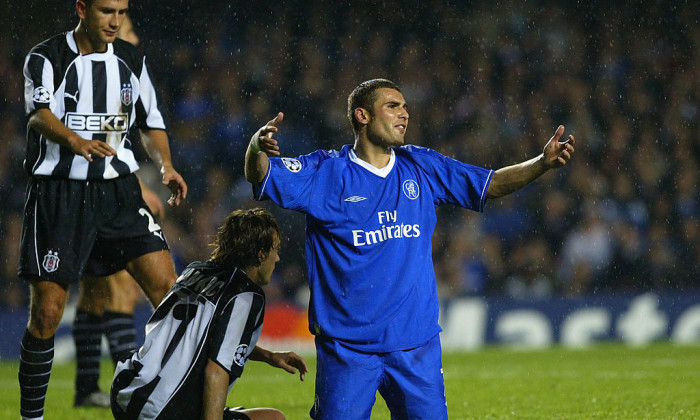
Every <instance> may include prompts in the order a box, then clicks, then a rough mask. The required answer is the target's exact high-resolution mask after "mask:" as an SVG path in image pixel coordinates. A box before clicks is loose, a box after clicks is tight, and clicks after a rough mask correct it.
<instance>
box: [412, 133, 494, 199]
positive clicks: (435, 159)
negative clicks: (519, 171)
mask: <svg viewBox="0 0 700 420" xmlns="http://www.w3.org/2000/svg"><path fill="white" fill-rule="evenodd" d="M412 148H413V149H414V150H415V149H418V150H416V153H413V156H414V158H415V159H416V160H417V161H419V163H420V166H421V167H422V168H423V169H424V170H425V171H426V174H427V178H428V182H429V184H430V186H431V188H432V190H433V196H434V200H435V205H436V206H438V205H441V204H445V203H450V204H456V205H458V206H462V207H464V208H467V209H470V210H474V211H478V212H482V211H483V210H484V204H485V203H486V190H487V189H488V187H489V184H490V183H491V178H492V177H493V171H492V170H489V169H484V168H480V167H478V166H473V165H469V164H466V163H463V162H460V161H458V160H456V159H452V158H449V157H447V156H444V155H442V154H440V153H438V152H436V151H434V150H431V149H426V148H416V147H415V146H413V147H412Z"/></svg>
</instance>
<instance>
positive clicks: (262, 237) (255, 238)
mask: <svg viewBox="0 0 700 420" xmlns="http://www.w3.org/2000/svg"><path fill="white" fill-rule="evenodd" d="M279 236H280V228H279V225H278V224H277V221H276V220H275V218H274V216H272V213H270V212H269V211H267V210H265V209H263V208H259V207H258V208H254V209H250V210H235V211H233V212H232V213H231V214H229V215H228V216H226V219H225V220H224V224H223V225H222V226H221V227H220V228H219V231H218V232H217V234H216V238H215V239H214V242H213V243H212V244H211V246H213V247H214V251H213V252H212V254H211V260H212V261H214V262H216V263H217V264H219V265H222V266H224V267H241V268H243V267H257V266H259V265H260V263H261V262H262V260H261V259H260V256H259V255H258V253H259V252H261V251H262V253H263V255H264V256H267V254H268V253H269V252H270V251H271V250H272V247H274V246H275V244H274V241H275V237H277V238H279Z"/></svg>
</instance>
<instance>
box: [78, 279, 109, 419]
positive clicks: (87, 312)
mask: <svg viewBox="0 0 700 420" xmlns="http://www.w3.org/2000/svg"><path fill="white" fill-rule="evenodd" d="M108 294H109V289H108V288H107V281H106V280H105V279H104V278H102V277H92V276H84V277H83V279H82V280H81V282H80V292H79V295H78V307H77V310H76V312H75V319H74V320H73V342H74V343H75V358H76V362H77V369H76V375H75V397H74V400H73V405H74V406H76V407H109V395H108V394H107V393H105V392H102V391H101V390H100V386H99V384H98V382H99V379H100V359H101V356H102V333H103V331H104V323H103V313H104V309H105V305H106V304H107V299H108Z"/></svg>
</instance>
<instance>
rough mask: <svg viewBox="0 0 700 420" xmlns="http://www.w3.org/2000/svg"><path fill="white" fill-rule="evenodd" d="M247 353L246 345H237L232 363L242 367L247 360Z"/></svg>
mask: <svg viewBox="0 0 700 420" xmlns="http://www.w3.org/2000/svg"><path fill="white" fill-rule="evenodd" d="M247 353H248V345H247V344H239V345H238V347H236V352H235V353H234V355H233V361H234V362H235V363H236V364H237V365H238V366H241V367H243V366H244V365H245V362H246V361H247V360H248V356H247V355H246V354H247Z"/></svg>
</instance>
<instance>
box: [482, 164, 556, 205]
mask: <svg viewBox="0 0 700 420" xmlns="http://www.w3.org/2000/svg"><path fill="white" fill-rule="evenodd" d="M545 172H547V168H546V166H545V164H544V156H543V155H539V156H537V157H535V158H533V159H530V160H527V161H525V162H522V163H518V164H516V165H512V166H506V167H505V168H501V169H499V170H497V171H496V172H495V173H494V174H493V179H492V180H491V183H490V184H489V188H488V190H487V191H486V197H488V198H499V197H503V196H504V195H508V194H510V193H512V192H515V191H517V190H519V189H521V188H522V187H524V186H526V185H527V184H529V183H531V182H532V181H534V180H535V179H537V178H539V177H540V176H541V175H542V174H544V173H545Z"/></svg>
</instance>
